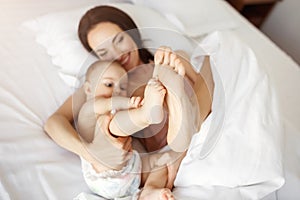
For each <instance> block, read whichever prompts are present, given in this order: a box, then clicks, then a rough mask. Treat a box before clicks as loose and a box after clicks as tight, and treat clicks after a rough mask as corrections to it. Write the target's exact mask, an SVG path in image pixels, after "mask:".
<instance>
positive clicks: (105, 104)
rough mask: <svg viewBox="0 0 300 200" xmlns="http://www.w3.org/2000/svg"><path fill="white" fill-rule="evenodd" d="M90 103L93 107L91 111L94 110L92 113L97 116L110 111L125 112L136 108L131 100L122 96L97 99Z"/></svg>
mask: <svg viewBox="0 0 300 200" xmlns="http://www.w3.org/2000/svg"><path fill="white" fill-rule="evenodd" d="M135 98H137V97H135ZM91 101H92V106H93V107H92V109H93V110H94V113H96V114H98V115H102V114H105V113H107V112H110V111H112V110H127V109H130V108H135V107H136V106H135V104H134V103H133V102H132V99H131V98H128V97H122V96H114V97H110V98H105V97H97V98H96V99H95V100H91Z"/></svg>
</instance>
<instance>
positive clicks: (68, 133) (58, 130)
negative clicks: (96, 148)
mask: <svg viewBox="0 0 300 200" xmlns="http://www.w3.org/2000/svg"><path fill="white" fill-rule="evenodd" d="M75 97H76V102H74V100H73V98H75ZM84 100H85V94H84V91H83V90H82V89H81V88H80V89H79V90H78V91H77V92H75V93H74V94H73V95H72V96H70V97H68V99H67V100H66V101H65V102H64V103H63V104H62V105H61V106H60V107H59V108H58V110H57V111H56V112H55V113H54V114H52V115H51V116H50V117H49V119H48V120H47V121H46V123H45V125H44V129H45V131H46V132H47V134H48V135H49V136H50V137H51V138H52V139H53V140H54V141H55V142H56V143H57V144H58V145H60V146H61V147H63V148H65V149H67V150H69V151H71V152H73V153H75V154H77V155H78V156H81V157H83V158H84V159H86V160H88V161H92V160H93V158H92V157H91V156H90V154H89V153H88V151H87V149H86V147H85V145H84V143H83V142H82V141H81V139H80V137H79V135H78V134H77V132H76V130H75V129H74V127H73V126H72V124H71V123H72V122H73V120H74V115H75V116H77V115H78V112H79V107H80V105H82V104H83V103H84Z"/></svg>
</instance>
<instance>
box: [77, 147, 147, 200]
mask: <svg viewBox="0 0 300 200" xmlns="http://www.w3.org/2000/svg"><path fill="white" fill-rule="evenodd" d="M81 166H82V173H83V176H84V179H85V181H86V183H87V185H88V186H89V188H90V189H91V190H92V191H93V192H94V193H96V194H98V195H100V196H101V197H104V198H107V199H123V198H130V199H132V200H133V199H137V197H138V193H139V186H140V183H141V167H142V163H141V159H140V156H139V154H138V153H137V152H136V151H133V154H132V157H131V159H130V160H129V161H128V163H127V165H126V166H124V167H123V169H122V170H120V171H115V170H109V171H105V172H102V173H97V172H96V171H95V170H94V168H93V167H92V165H91V164H90V163H88V162H87V161H86V160H84V159H83V158H81Z"/></svg>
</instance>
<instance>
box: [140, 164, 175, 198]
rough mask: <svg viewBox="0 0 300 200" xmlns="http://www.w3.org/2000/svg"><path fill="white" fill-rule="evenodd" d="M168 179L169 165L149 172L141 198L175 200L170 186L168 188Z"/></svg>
mask: <svg viewBox="0 0 300 200" xmlns="http://www.w3.org/2000/svg"><path fill="white" fill-rule="evenodd" d="M167 179H168V170H167V167H163V168H160V169H156V170H153V171H152V172H150V173H149V175H148V178H147V180H146V183H145V185H144V188H143V190H142V192H141V194H140V198H139V199H140V200H174V196H173V194H172V192H171V190H170V189H169V188H166V184H167Z"/></svg>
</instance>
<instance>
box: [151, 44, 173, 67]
mask: <svg viewBox="0 0 300 200" xmlns="http://www.w3.org/2000/svg"><path fill="white" fill-rule="evenodd" d="M171 54H172V49H171V48H169V47H165V46H161V47H159V48H158V49H157V51H156V53H155V55H154V64H160V65H169V63H170V55H171Z"/></svg>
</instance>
